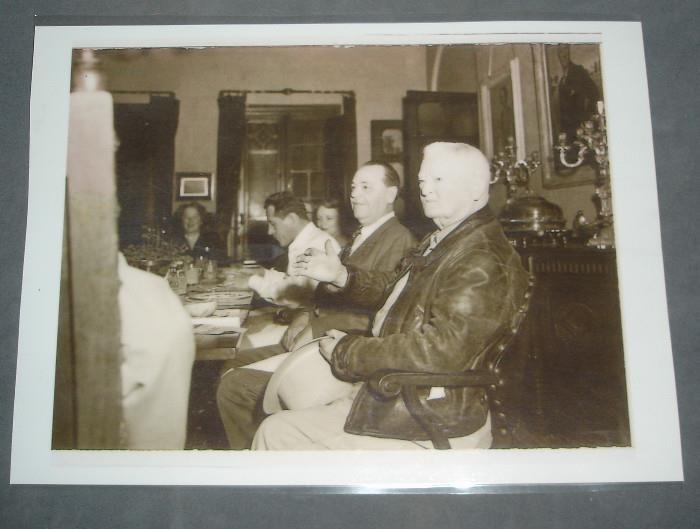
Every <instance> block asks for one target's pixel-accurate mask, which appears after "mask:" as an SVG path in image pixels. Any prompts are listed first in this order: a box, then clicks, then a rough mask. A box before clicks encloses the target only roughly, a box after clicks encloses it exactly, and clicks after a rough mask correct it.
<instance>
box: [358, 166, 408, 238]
mask: <svg viewBox="0 0 700 529" xmlns="http://www.w3.org/2000/svg"><path fill="white" fill-rule="evenodd" d="M397 193H398V188H396V187H394V186H390V187H387V185H386V182H385V176H384V168H383V167H381V166H379V165H366V166H364V167H360V169H358V171H357V172H356V173H355V176H354V177H353V179H352V188H351V191H350V205H351V206H352V212H353V214H354V215H355V218H356V219H357V220H358V222H359V223H360V224H362V225H363V226H369V225H370V224H372V223H374V222H376V221H377V220H379V219H380V218H382V217H383V216H384V215H386V214H387V213H389V212H391V211H393V209H394V200H396V194H397Z"/></svg>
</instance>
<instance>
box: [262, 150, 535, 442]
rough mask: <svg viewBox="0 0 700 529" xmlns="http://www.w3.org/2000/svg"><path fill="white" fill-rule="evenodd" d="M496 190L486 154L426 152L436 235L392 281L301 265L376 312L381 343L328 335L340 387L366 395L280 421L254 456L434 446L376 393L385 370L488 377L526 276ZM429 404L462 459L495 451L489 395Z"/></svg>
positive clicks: (424, 190)
mask: <svg viewBox="0 0 700 529" xmlns="http://www.w3.org/2000/svg"><path fill="white" fill-rule="evenodd" d="M489 180H490V171H489V163H488V161H487V159H486V158H485V157H484V155H483V154H482V153H481V152H480V151H479V150H478V149H476V148H474V147H471V146H469V145H466V144H462V143H433V144H431V145H428V146H427V147H426V148H425V150H424V152H423V162H422V164H421V168H420V172H419V174H418V184H419V188H420V198H421V203H422V206H423V211H424V213H425V215H426V216H427V217H429V218H431V219H432V220H433V221H434V222H435V224H436V225H437V228H438V229H437V230H436V231H435V232H434V233H433V234H431V235H430V236H428V237H427V238H426V239H425V240H424V241H423V243H422V244H421V245H420V246H419V248H418V250H417V251H416V252H414V254H413V255H412V256H411V257H410V258H408V259H406V260H404V262H403V263H402V266H401V267H400V269H399V270H398V271H397V272H396V273H395V274H394V275H393V276H391V277H387V275H385V274H376V273H374V272H373V271H371V270H370V271H363V270H358V269H356V268H353V267H352V266H344V265H343V264H342V263H341V262H340V261H339V259H338V258H337V256H335V255H333V253H332V252H319V251H318V250H308V251H306V252H304V254H302V255H301V256H300V257H299V259H298V260H297V263H296V267H295V273H297V274H299V275H303V276H305V277H310V278H314V279H316V280H318V281H324V282H329V283H331V284H333V285H335V286H336V287H338V288H342V289H344V293H345V295H346V296H347V297H348V299H351V300H353V301H354V302H355V303H357V304H360V305H364V306H367V307H369V308H371V309H373V310H377V312H376V315H375V317H374V321H373V325H372V332H371V336H369V337H367V336H359V335H350V334H346V333H344V332H342V331H339V330H329V331H328V332H327V334H328V338H327V339H324V340H322V341H321V342H320V350H321V354H323V356H324V357H325V358H326V359H327V360H328V361H329V362H330V364H331V367H332V370H333V373H334V375H335V376H336V377H337V378H339V379H342V380H347V381H350V382H362V383H363V384H356V385H355V388H356V389H355V391H353V392H352V393H351V394H350V395H349V396H347V397H344V398H341V399H338V400H335V401H334V402H332V403H330V404H328V405H325V406H316V407H311V408H308V409H303V410H294V411H291V410H285V411H280V412H278V413H275V414H274V415H271V416H270V417H268V418H267V419H265V421H264V422H263V423H262V424H261V426H260V428H259V429H258V431H257V433H256V435H255V438H254V440H253V444H252V448H253V449H259V450H304V449H307V450H323V449H389V450H396V449H416V448H421V447H429V446H430V445H429V443H426V442H425V441H424V440H425V439H427V436H426V434H425V432H424V431H423V429H422V427H421V426H420V425H419V424H418V422H417V421H416V420H415V419H414V418H413V417H412V416H411V414H410V413H409V412H408V410H407V409H406V407H405V406H404V405H403V402H402V401H401V399H399V400H393V401H392V400H388V401H383V400H380V399H379V398H377V397H375V396H373V395H372V394H371V393H370V392H369V389H368V388H367V384H366V381H367V380H368V378H369V377H370V376H371V375H372V374H373V373H375V372H376V371H378V370H384V369H395V370H402V371H415V372H427V373H458V372H463V371H465V370H467V369H471V368H478V367H481V366H480V365H479V363H480V361H481V360H480V355H479V353H480V352H481V351H482V350H483V349H484V347H485V346H486V345H487V344H488V343H490V342H491V341H492V340H493V339H494V338H495V337H497V336H500V334H501V333H502V332H504V330H505V329H507V328H508V325H509V323H510V321H511V319H512V317H513V315H514V314H515V313H516V311H517V309H518V307H519V306H520V305H521V303H522V301H523V298H524V293H525V291H526V288H527V274H526V272H525V270H524V269H523V267H522V265H521V263H520V258H519V257H518V255H517V254H516V252H515V251H514V250H513V248H512V247H511V245H510V244H509V243H508V240H507V239H506V238H505V235H504V234H503V230H502V229H501V226H500V224H499V222H498V220H497V219H496V218H495V217H494V216H493V214H492V213H491V212H490V210H489V208H488V205H487V204H488V196H489ZM426 396H427V398H428V401H427V402H428V403H429V405H430V408H431V409H432V411H433V412H434V413H435V414H436V415H437V416H438V417H440V418H441V419H442V423H443V424H445V425H446V433H447V435H448V437H450V438H452V439H451V444H452V446H453V447H455V448H488V447H490V446H491V442H492V436H491V428H490V417H489V415H488V406H487V403H486V400H485V399H484V398H483V396H484V392H483V390H482V389H479V388H431V390H430V393H429V394H427V390H426ZM455 438H456V439H455Z"/></svg>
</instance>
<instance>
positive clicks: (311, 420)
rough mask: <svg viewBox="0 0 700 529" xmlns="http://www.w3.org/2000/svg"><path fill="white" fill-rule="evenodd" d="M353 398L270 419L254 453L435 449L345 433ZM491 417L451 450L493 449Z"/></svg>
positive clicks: (261, 429)
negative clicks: (273, 451)
mask: <svg viewBox="0 0 700 529" xmlns="http://www.w3.org/2000/svg"><path fill="white" fill-rule="evenodd" d="M353 400H354V395H350V396H348V397H345V398H342V399H339V400H336V401H335V402H333V403H331V404H328V405H327V406H317V407H315V408H309V409H307V410H295V411H289V410H286V411H281V412H278V413H275V414H274V415H271V416H269V417H268V418H267V419H265V420H264V421H263V423H262V424H261V425H260V427H259V428H258V431H257V433H256V434H255V438H254V439H253V445H252V448H253V450H416V449H422V448H432V443H431V442H430V441H416V442H413V441H404V440H401V439H382V438H379V437H372V436H369V435H354V434H349V433H346V432H345V430H344V426H345V420H346V419H347V416H348V413H349V412H350V408H351V406H352V402H353ZM492 441H493V437H492V435H491V418H490V416H487V418H486V423H485V424H484V426H482V427H481V428H479V429H478V430H477V431H476V432H474V433H472V434H470V435H467V436H465V437H460V438H457V439H450V444H451V446H452V448H457V449H467V448H490V447H491V443H492Z"/></svg>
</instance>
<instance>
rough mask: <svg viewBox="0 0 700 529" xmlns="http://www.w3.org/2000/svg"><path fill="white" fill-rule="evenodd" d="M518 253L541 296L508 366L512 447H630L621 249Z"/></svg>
mask: <svg viewBox="0 0 700 529" xmlns="http://www.w3.org/2000/svg"><path fill="white" fill-rule="evenodd" d="M518 251H519V252H520V254H521V256H522V258H523V262H524V264H526V266H527V267H528V269H529V270H530V271H531V273H533V274H534V276H535V278H536V290H535V295H534V297H533V300H532V305H531V309H530V313H529V315H528V319H527V321H526V324H525V327H524V329H523V330H522V332H521V335H520V336H519V337H518V340H517V341H516V343H515V345H514V347H513V350H512V352H511V354H510V355H509V357H508V358H507V360H506V361H505V363H504V369H507V370H508V371H507V373H508V375H507V379H508V383H507V386H508V387H507V388H505V391H504V401H505V405H506V410H507V415H508V417H509V420H510V423H511V429H512V445H513V446H518V447H535V446H548V447H575V446H626V445H629V443H630V434H629V420H628V413H627V393H626V382H625V366H624V354H623V343H622V328H621V318H620V301H619V294H618V287H617V269H616V260H615V251H614V250H598V249H594V248H587V247H562V248H542V247H540V248H537V247H533V248H524V249H519V250H518Z"/></svg>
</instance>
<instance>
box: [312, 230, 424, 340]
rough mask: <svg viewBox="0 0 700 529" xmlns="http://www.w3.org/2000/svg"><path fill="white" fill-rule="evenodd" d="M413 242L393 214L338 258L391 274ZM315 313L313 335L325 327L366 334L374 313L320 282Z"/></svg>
mask: <svg viewBox="0 0 700 529" xmlns="http://www.w3.org/2000/svg"><path fill="white" fill-rule="evenodd" d="M415 245H416V240H415V238H414V237H413V235H412V234H411V232H410V231H408V228H406V227H405V226H404V225H403V224H401V223H400V222H399V221H398V220H397V219H396V217H394V218H391V219H389V220H388V221H386V222H385V223H384V224H383V225H381V226H380V227H379V228H378V229H377V230H376V231H375V232H374V233H373V234H372V235H370V236H369V238H367V240H365V241H364V242H363V243H362V244H361V245H360V246H359V247H358V248H357V249H356V250H355V251H354V252H353V253H352V254H351V255H349V256H348V255H346V254H347V253H348V251H349V248H348V249H347V250H344V251H343V253H342V254H341V261H342V262H343V264H344V265H346V266H351V267H353V268H356V269H359V270H372V271H374V272H376V273H379V274H386V275H387V276H391V275H393V273H394V270H395V269H396V267H397V266H398V265H399V263H400V262H401V258H402V257H403V256H404V255H405V254H406V251H407V250H408V249H410V248H413V247H414V246H415ZM316 304H317V309H316V314H317V315H318V317H316V318H313V319H312V321H311V326H312V329H313V334H314V337H318V336H321V335H322V334H323V333H324V332H325V331H327V330H329V329H338V330H341V331H344V332H350V333H354V334H366V333H367V332H368V331H369V326H370V321H371V319H372V316H373V315H374V313H373V311H372V310H369V309H367V308H365V307H358V306H357V305H356V304H355V303H353V302H350V301H349V300H348V299H347V297H346V295H345V294H344V293H342V292H337V291H336V292H333V290H332V289H331V287H329V286H327V285H325V284H321V285H319V287H318V289H317V291H316Z"/></svg>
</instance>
